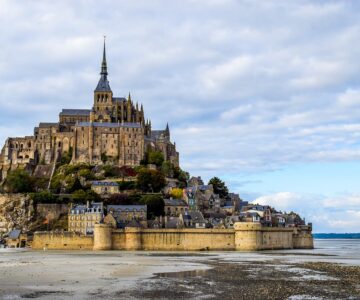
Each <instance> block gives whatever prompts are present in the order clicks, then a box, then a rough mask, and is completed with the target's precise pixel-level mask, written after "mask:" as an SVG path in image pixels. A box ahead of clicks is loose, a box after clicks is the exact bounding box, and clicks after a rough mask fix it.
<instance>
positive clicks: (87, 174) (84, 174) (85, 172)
mask: <svg viewBox="0 0 360 300" xmlns="http://www.w3.org/2000/svg"><path fill="white" fill-rule="evenodd" d="M79 176H80V177H84V178H85V180H92V179H94V178H95V176H94V174H93V172H91V170H89V169H81V170H80V171H79Z"/></svg>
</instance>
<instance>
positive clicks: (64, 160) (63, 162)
mask: <svg viewBox="0 0 360 300" xmlns="http://www.w3.org/2000/svg"><path fill="white" fill-rule="evenodd" d="M72 153H73V149H72V147H70V149H69V151H68V152H64V153H63V155H62V156H61V159H60V165H67V164H69V163H70V162H71V159H72Z"/></svg>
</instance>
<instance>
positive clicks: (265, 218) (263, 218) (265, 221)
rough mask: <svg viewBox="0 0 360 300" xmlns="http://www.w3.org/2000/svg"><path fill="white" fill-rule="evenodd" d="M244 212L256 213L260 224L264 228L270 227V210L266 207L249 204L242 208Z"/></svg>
mask: <svg viewBox="0 0 360 300" xmlns="http://www.w3.org/2000/svg"><path fill="white" fill-rule="evenodd" d="M244 210H245V211H246V212H249V213H257V214H258V215H259V216H260V222H261V224H262V225H264V226H271V225H272V217H271V208H270V206H267V205H257V204H250V205H248V206H246V207H244Z"/></svg>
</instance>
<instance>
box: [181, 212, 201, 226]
mask: <svg viewBox="0 0 360 300" xmlns="http://www.w3.org/2000/svg"><path fill="white" fill-rule="evenodd" d="M183 219H184V220H192V221H193V222H195V223H205V219H204V217H203V215H202V213H201V212H199V211H188V212H185V213H183Z"/></svg>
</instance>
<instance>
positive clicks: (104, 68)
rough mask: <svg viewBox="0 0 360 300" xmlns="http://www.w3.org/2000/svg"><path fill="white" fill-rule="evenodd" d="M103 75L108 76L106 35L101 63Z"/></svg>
mask: <svg viewBox="0 0 360 300" xmlns="http://www.w3.org/2000/svg"><path fill="white" fill-rule="evenodd" d="M100 75H102V76H107V75H108V72H107V63H106V48H105V37H104V49H103V59H102V63H101V73H100Z"/></svg>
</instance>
